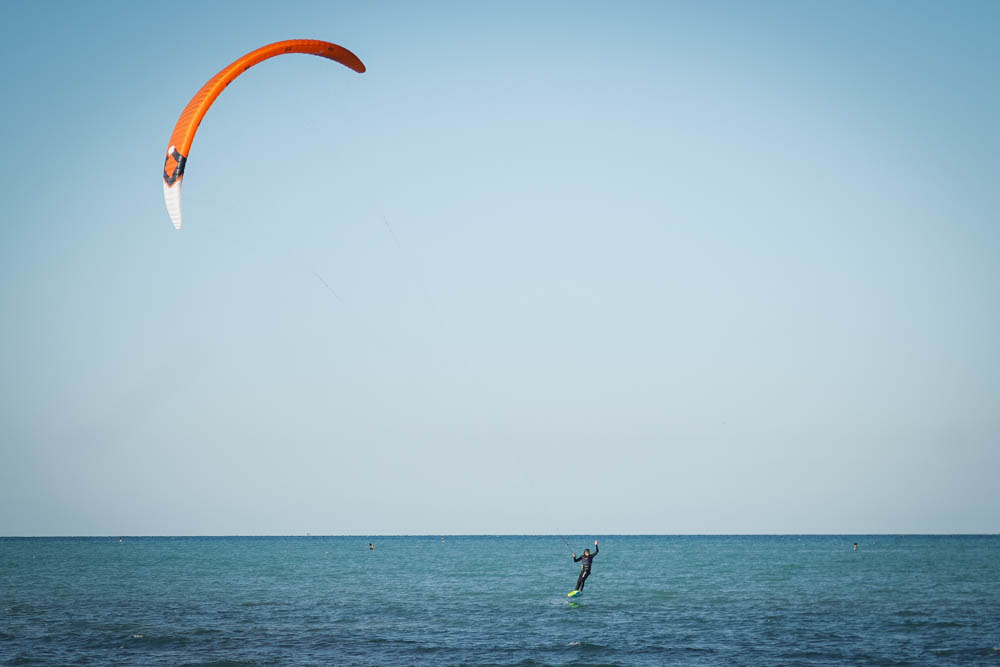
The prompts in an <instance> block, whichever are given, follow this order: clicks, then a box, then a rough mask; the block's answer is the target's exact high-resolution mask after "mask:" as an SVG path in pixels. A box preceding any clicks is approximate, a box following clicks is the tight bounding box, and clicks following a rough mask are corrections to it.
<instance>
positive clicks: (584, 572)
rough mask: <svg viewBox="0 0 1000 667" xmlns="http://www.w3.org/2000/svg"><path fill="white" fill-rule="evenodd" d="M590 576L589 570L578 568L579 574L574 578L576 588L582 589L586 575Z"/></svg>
mask: <svg viewBox="0 0 1000 667" xmlns="http://www.w3.org/2000/svg"><path fill="white" fill-rule="evenodd" d="M589 576H590V570H580V576H579V577H577V580H576V590H578V591H582V590H583V584H584V582H586V581H587V577H589Z"/></svg>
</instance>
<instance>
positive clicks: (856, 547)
mask: <svg viewBox="0 0 1000 667" xmlns="http://www.w3.org/2000/svg"><path fill="white" fill-rule="evenodd" d="M854 550H855V551H857V550H858V543H857V542H855V543H854Z"/></svg>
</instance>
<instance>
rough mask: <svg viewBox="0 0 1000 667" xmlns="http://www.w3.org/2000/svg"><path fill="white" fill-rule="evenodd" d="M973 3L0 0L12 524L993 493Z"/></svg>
mask: <svg viewBox="0 0 1000 667" xmlns="http://www.w3.org/2000/svg"><path fill="white" fill-rule="evenodd" d="M998 34H1000V4H998V3H996V2H989V1H987V2H963V3H941V2H909V1H907V2H874V3H872V2H858V3H851V2H837V3H818V2H764V3H744V2H734V3H726V2H710V3H702V2H690V3H667V2H650V3H581V2H572V3H555V2H553V3H535V2H524V3H508V2H502V3H501V2H496V3H463V2H456V3H416V2H400V3H369V2H359V3H331V2H316V3H274V2H260V3H246V2H239V3H223V2H211V3H195V2H191V3H187V2H174V3H169V4H164V3H132V2H100V3H80V2H6V3H3V4H2V5H0V36H2V40H0V57H2V59H3V62H4V67H3V68H2V70H0V85H2V89H3V91H4V104H3V105H2V107H0V116H2V118H0V120H2V122H0V139H2V146H3V158H2V159H0V183H2V193H3V195H2V197H0V211H2V220H3V223H2V225H0V322H2V324H0V534H3V535H52V534H57V535H82V534H237V533H238V534H285V533H305V532H312V533H314V534H319V533H336V534H344V533H351V534H377V533H557V532H565V533H592V534H598V535H599V534H605V533H634V532H645V533H718V532H726V533H755V532H773V533H788V532H815V533H826V532H836V533H862V532H967V531H970V532H997V531H1000V494H997V493H996V484H997V483H996V477H997V471H998V470H1000V344H998V341H1000V219H998V211H1000V187H998V183H1000V162H998V160H1000V158H998V155H1000V129H998V128H1000V125H998V123H997V119H998V118H1000V76H998V75H1000V46H998V45H1000V40H997V38H996V36H997V35H998ZM289 38H318V39H325V40H329V41H333V42H337V43H339V44H342V45H344V46H346V47H347V48H349V49H351V50H353V51H354V52H355V53H357V54H358V55H359V56H360V57H361V58H362V60H364V62H365V63H366V64H367V66H368V72H367V73H366V74H363V75H357V74H355V73H353V72H350V71H349V70H347V69H345V68H343V67H341V66H339V65H336V64H334V63H331V62H329V61H326V60H323V59H320V58H315V57H311V56H284V57H280V58H276V59H273V60H270V61H268V62H265V63H263V64H261V65H259V66H258V67H256V68H254V69H252V70H250V71H249V72H248V73H247V74H245V75H244V76H243V77H241V78H240V79H238V80H237V81H236V83H234V84H233V85H232V86H230V87H229V89H227V90H226V91H225V93H224V94H223V95H222V96H221V97H220V98H219V100H218V102H217V103H216V105H215V106H214V107H213V108H212V110H211V111H210V112H209V114H208V116H207V117H206V119H205V121H204V122H203V124H202V126H201V129H200V131H199V134H198V136H197V139H196V140H195V142H194V146H193V149H192V151H191V155H190V159H189V161H188V168H187V172H186V176H185V186H184V223H185V227H184V229H183V231H181V232H176V231H174V229H173V227H172V226H171V224H170V220H169V217H168V216H167V212H166V210H165V207H164V204H163V200H162V194H161V178H160V174H161V169H162V165H163V155H164V151H165V149H166V143H167V140H168V139H169V137H170V132H171V129H172V128H173V125H174V123H175V122H176V119H177V116H178V115H179V114H180V112H181V110H182V109H183V107H184V105H185V104H186V103H187V102H188V100H189V99H190V98H191V96H192V95H193V94H194V93H195V92H196V91H197V90H198V88H199V87H200V86H201V85H202V83H204V82H205V81H206V80H207V79H208V78H209V77H211V76H212V75H213V74H214V73H215V72H216V71H218V70H219V69H221V68H222V67H223V66H224V65H226V64H228V63H229V62H231V61H233V60H235V59H236V58H237V57H239V56H240V55H242V54H244V53H246V52H248V51H250V50H252V49H254V48H256V47H258V46H261V45H263V44H266V43H269V42H273V41H277V40H281V39H289ZM327 285H328V286H329V288H330V289H328V287H327ZM331 290H332V291H331ZM334 292H335V293H336V294H334Z"/></svg>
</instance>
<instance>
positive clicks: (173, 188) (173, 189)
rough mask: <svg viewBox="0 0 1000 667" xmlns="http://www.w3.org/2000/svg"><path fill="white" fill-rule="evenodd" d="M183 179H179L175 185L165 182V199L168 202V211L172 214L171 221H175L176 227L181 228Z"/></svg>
mask: <svg viewBox="0 0 1000 667" xmlns="http://www.w3.org/2000/svg"><path fill="white" fill-rule="evenodd" d="M182 182H183V181H182V180H181V179H177V181H175V182H174V184H173V185H167V182H166V181H164V182H163V201H164V202H166V204H167V213H169V214H170V222H172V223H174V229H180V228H181V183H182Z"/></svg>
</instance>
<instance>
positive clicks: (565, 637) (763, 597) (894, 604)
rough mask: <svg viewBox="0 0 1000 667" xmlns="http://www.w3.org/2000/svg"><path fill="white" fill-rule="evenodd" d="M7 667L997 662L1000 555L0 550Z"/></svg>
mask: <svg viewBox="0 0 1000 667" xmlns="http://www.w3.org/2000/svg"><path fill="white" fill-rule="evenodd" d="M595 538H596V539H599V546H600V553H599V554H598V556H597V557H596V558H595V559H594V565H593V573H592V575H591V577H590V579H589V580H588V581H587V584H586V588H585V591H584V594H583V595H582V596H581V597H579V598H576V599H573V600H571V599H570V598H568V597H567V593H568V592H569V591H570V590H572V589H573V587H574V584H575V583H576V578H577V574H578V572H579V565H578V564H574V563H573V561H572V558H571V556H570V551H571V550H575V551H576V553H577V554H580V553H582V551H583V549H584V548H585V547H588V546H590V547H591V549H593V540H594V539H595ZM564 540H565V541H564ZM855 542H856V543H857V545H858V548H857V550H855V549H854V543H855ZM369 543H370V544H371V545H372V546H373V547H374V549H370V548H369ZM0 664H4V665H32V664H51V665H118V664H121V665H331V664H334V665H337V664H343V665H412V664H428V665H479V664H496V665H570V664H574V665H575V664H584V665H590V664H593V665H596V664H602V665H671V664H674V665H844V664H850V665H990V664H992V665H1000V536H996V535H984V536H964V535H963V536H937V535H935V536H927V535H850V536H841V535H831V536H822V535H801V536H799V535H782V536H756V535H755V536H687V535H657V536H646V535H642V536H640V535H634V536H633V535H606V536H601V535H597V536H593V535H586V536H583V535H562V536H560V535H549V536H539V535H532V536H508V535H504V536H452V535H445V536H438V535H434V536H409V537H397V536H393V537H384V536H357V537H323V536H300V537H121V536H114V537H100V538H96V537H90V538H0Z"/></svg>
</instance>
